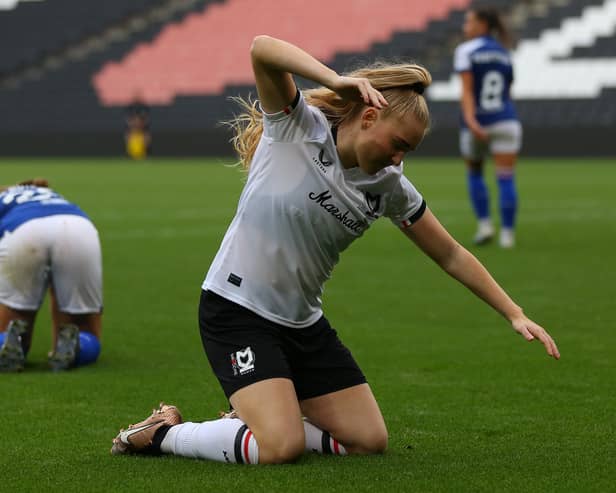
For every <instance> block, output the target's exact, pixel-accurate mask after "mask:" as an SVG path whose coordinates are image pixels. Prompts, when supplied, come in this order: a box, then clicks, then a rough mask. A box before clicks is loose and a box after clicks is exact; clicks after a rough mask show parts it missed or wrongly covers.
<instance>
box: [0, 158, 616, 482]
mask: <svg viewBox="0 0 616 493" xmlns="http://www.w3.org/2000/svg"><path fill="white" fill-rule="evenodd" d="M422 161H423V162H421V163H414V162H413V163H411V165H410V166H408V167H407V174H408V175H409V176H410V177H411V180H412V181H413V182H414V183H415V184H416V186H417V187H418V188H419V189H420V190H421V191H422V192H423V194H424V195H425V197H426V199H427V201H428V204H429V206H430V207H431V208H432V210H433V211H434V212H435V214H436V215H437V217H439V219H440V220H441V221H442V222H443V224H444V225H445V226H446V227H447V228H448V229H449V230H450V232H451V233H452V234H453V235H454V236H455V237H456V238H458V239H459V240H460V241H461V242H462V243H463V244H465V245H466V246H469V248H470V249H471V251H473V252H474V253H475V254H476V255H477V256H478V257H479V258H480V260H481V261H482V262H484V264H485V265H486V266H487V267H488V269H489V270H490V271H491V272H492V273H493V274H494V276H495V277H496V278H497V280H499V282H501V284H502V285H503V286H504V287H505V288H506V290H507V291H508V292H509V293H510V294H511V295H512V296H513V298H514V299H515V300H516V301H517V302H518V303H519V304H521V305H522V306H523V307H524V309H525V311H526V313H527V314H529V315H530V316H531V318H533V319H535V320H536V321H537V322H539V323H541V324H543V325H544V326H545V327H546V328H547V329H548V330H549V331H550V332H551V334H552V335H553V336H554V338H555V339H556V342H557V344H558V345H559V348H560V350H561V354H562V359H561V360H560V361H553V360H551V359H550V358H548V357H547V356H546V354H545V353H544V350H543V348H542V347H541V346H540V345H539V344H538V343H533V344H528V343H527V342H525V341H524V340H523V339H522V338H521V337H520V336H517V335H515V334H514V332H513V331H512V330H511V329H510V328H509V326H508V324H507V323H506V321H505V320H503V319H501V318H500V317H499V315H497V314H496V313H494V312H492V311H491V309H489V308H488V307H487V306H486V305H484V304H483V303H482V302H480V301H478V300H477V299H475V298H474V297H473V296H472V295H471V294H470V293H468V292H467V291H466V290H465V289H464V288H463V287H462V286H460V285H458V284H457V283H455V282H454V281H452V280H451V279H449V278H448V277H447V276H446V275H445V274H443V273H442V272H441V271H439V269H438V268H437V267H436V266H435V265H434V264H432V263H431V261H430V260H428V259H427V258H426V257H424V256H423V255H422V254H421V253H420V252H419V251H418V250H417V249H416V248H415V247H414V246H413V245H412V244H411V243H410V242H409V241H408V240H407V239H406V238H405V237H404V236H403V235H401V234H400V233H399V232H398V231H397V230H396V228H394V227H393V226H392V225H391V224H390V223H389V221H388V220H386V219H385V220H381V221H379V222H377V224H375V225H374V226H373V228H372V229H371V230H370V231H368V233H367V234H366V235H365V237H364V238H362V239H360V240H359V241H358V242H356V243H355V244H353V245H352V246H351V247H350V248H349V250H347V251H346V252H344V253H343V255H342V258H341V262H340V264H339V266H338V267H337V269H336V270H335V272H334V276H333V279H332V280H331V281H330V282H329V283H328V284H327V285H326V291H325V295H324V302H325V311H326V314H327V316H328V318H329V319H330V321H331V323H332V325H333V326H334V327H336V328H337V329H338V331H339V333H340V335H341V337H342V339H343V341H345V343H346V344H347V345H348V346H349V347H350V348H351V350H352V351H353V353H354V355H355V357H356V358H357V360H358V361H359V363H360V365H361V366H362V368H363V370H364V372H365V373H366V376H367V377H368V379H369V382H370V384H371V386H372V388H373V390H374V392H375V394H376V397H377V399H378V401H379V403H380V405H381V408H382V411H383V414H384V416H385V419H386V422H387V424H388V427H389V433H390V447H389V451H388V452H387V453H386V454H385V455H383V456H379V457H346V458H333V457H319V456H316V455H306V456H304V457H303V458H302V459H301V460H300V461H299V462H298V463H297V464H294V465H285V466H262V467H242V466H234V465H227V464H219V463H213V462H206V461H195V460H188V459H182V458H176V457H159V458H147V457H146V458H143V457H112V456H110V455H109V448H110V446H111V439H112V438H113V437H114V436H115V434H116V433H117V431H118V429H119V428H120V427H123V426H126V425H127V424H129V423H130V422H134V421H138V420H140V419H142V418H143V417H145V416H146V415H147V414H148V413H149V411H150V410H151V408H152V407H154V406H155V405H156V404H157V403H158V402H159V401H160V400H165V401H167V402H171V403H174V404H177V405H178V406H179V407H180V409H181V410H182V412H183V414H184V416H185V417H186V418H187V419H189V420H192V421H198V420H205V419H211V418H213V417H215V415H216V413H217V411H219V410H222V409H225V408H226V401H225V399H224V396H223V393H222V391H221V390H220V389H219V386H218V383H217V381H216V380H215V379H214V377H213V375H212V374H211V371H210V369H209V365H208V363H207V360H206V358H205V356H204V354H203V350H202V349H201V342H200V339H199V335H198V328H197V304H198V300H199V293H200V284H201V281H202V279H203V277H204V275H205V272H206V270H207V268H208V266H209V263H210V261H211V259H212V258H213V256H214V254H215V252H216V250H217V248H218V245H219V243H220V240H221V239H222V237H223V234H224V232H225V229H226V227H227V225H228V223H229V221H230V220H231V218H232V216H233V213H234V210H235V207H236V204H237V198H238V196H239V193H240V191H241V187H242V176H241V174H240V173H239V172H238V171H237V170H236V169H233V168H229V167H225V166H223V162H222V161H205V160H155V161H151V162H146V163H133V162H127V161H125V160H102V159H90V158H88V159H72V160H17V159H4V160H3V161H0V183H12V182H15V181H18V180H21V179H24V178H28V177H32V176H45V177H47V178H48V179H49V180H50V182H51V184H52V186H53V187H54V188H56V189H57V190H58V191H59V192H60V193H62V194H64V195H65V196H66V197H67V198H69V199H71V200H73V201H75V202H76V203H78V204H80V205H81V206H82V207H83V208H84V210H85V211H86V212H87V213H88V214H89V215H90V217H91V218H92V219H93V220H94V222H95V223H96V224H97V226H98V228H99V231H100V234H101V240H102V244H103V255H104V280H105V287H104V289H105V316H104V333H103V352H102V354H101V358H100V360H99V362H98V363H97V364H96V365H94V366H92V367H87V368H82V369H79V370H77V371H71V372H68V373H63V374H51V373H50V372H49V371H48V370H47V369H46V352H47V351H48V349H49V344H50V330H49V315H48V310H47V306H46V305H45V306H44V307H43V309H42V310H41V312H40V315H39V318H38V320H37V326H36V331H35V336H34V345H33V348H32V351H31V353H30V355H29V358H28V365H27V368H26V371H25V372H23V373H22V374H17V375H4V374H0V402H1V403H2V415H1V417H0V423H1V424H0V443H1V444H2V445H1V452H0V471H2V474H1V476H0V491H7V492H9V491H16V492H17V491H19V492H23V491H37V492H39V491H64V492H68V491H80V492H84V491H87V492H90V491H105V492H108V491H150V492H151V491H193V490H200V491H250V492H260V491H269V492H277V491H284V492H291V491H292V492H296V491H302V492H303V491H305V492H315V491H327V492H329V491H345V492H347V491H361V492H363V491H378V492H381V491H490V492H492V491H516V492H518V491H525V492H526V491H567V492H569V491H596V492H605V491H616V486H615V485H616V445H615V443H614V441H615V439H616V432H615V428H616V418H615V417H614V414H615V410H616V332H615V331H614V322H613V319H612V316H613V313H614V310H615V308H616V306H615V303H614V286H615V285H616V255H615V254H614V245H615V244H616V198H615V197H614V183H616V166H614V164H616V163H614V162H613V160H612V162H608V161H607V160H605V161H588V162H581V161H573V160H569V161H564V162H562V161H546V160H541V161H539V160H530V159H525V160H524V161H523V162H522V163H521V165H520V166H519V169H518V185H519V194H520V204H521V209H520V213H519V228H518V245H517V247H516V248H515V250H513V251H503V250H501V249H499V248H498V247H497V246H496V245H489V246H486V247H482V248H475V247H472V246H470V245H469V241H468V240H469V239H470V237H471V236H472V234H473V232H474V231H473V230H474V222H473V219H472V216H471V212H470V206H469V204H468V201H467V198H466V191H465V183H464V171H463V167H462V165H461V164H460V163H459V162H458V161H456V160H450V161H447V160H440V161H437V160H422ZM486 175H487V177H489V182H490V184H491V190H492V199H493V200H492V209H493V211H494V212H496V203H497V200H496V199H497V195H496V193H495V192H496V189H495V187H494V186H493V184H494V180H493V173H492V169H491V168H489V169H488V170H487V173H486Z"/></svg>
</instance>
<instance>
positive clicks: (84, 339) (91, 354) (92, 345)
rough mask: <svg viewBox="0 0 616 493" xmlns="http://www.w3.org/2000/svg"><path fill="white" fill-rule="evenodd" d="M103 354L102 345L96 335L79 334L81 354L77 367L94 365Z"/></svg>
mask: <svg viewBox="0 0 616 493" xmlns="http://www.w3.org/2000/svg"><path fill="white" fill-rule="evenodd" d="M100 352H101V343H100V342H99V341H98V339H97V338H96V336H95V335H94V334H90V333H89V332H79V354H78V355H77V361H75V366H84V365H89V364H90V363H94V362H95V361H96V359H97V358H98V355H99V354H100Z"/></svg>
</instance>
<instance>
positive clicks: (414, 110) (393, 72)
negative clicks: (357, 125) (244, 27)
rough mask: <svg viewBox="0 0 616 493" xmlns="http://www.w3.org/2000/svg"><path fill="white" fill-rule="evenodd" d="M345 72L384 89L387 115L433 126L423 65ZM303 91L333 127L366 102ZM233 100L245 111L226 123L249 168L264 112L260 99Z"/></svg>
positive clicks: (322, 89)
mask: <svg viewBox="0 0 616 493" xmlns="http://www.w3.org/2000/svg"><path fill="white" fill-rule="evenodd" d="M345 75H347V76H350V77H363V78H366V79H368V80H369V81H370V83H371V84H372V86H373V87H374V88H375V89H378V90H379V91H381V93H382V94H383V96H384V97H385V99H386V100H387V102H388V103H389V106H387V107H386V108H384V109H383V113H382V114H383V116H384V117H387V116H389V115H390V114H392V113H394V114H397V115H400V116H402V115H406V114H407V113H411V114H413V115H415V117H416V118H417V120H418V121H419V122H420V123H421V124H423V125H424V126H425V127H426V129H427V128H428V127H429V126H430V112H429V110H428V105H427V103H426V100H425V98H424V97H423V96H421V94H422V93H423V91H424V89H425V88H426V87H428V86H429V85H430V84H431V83H432V76H431V75H430V72H428V70H426V69H425V68H424V67H422V66H421V65H417V64H411V63H403V64H394V65H392V64H384V63H376V64H374V65H371V66H368V67H364V68H361V69H358V70H354V71H352V72H350V73H348V74H345ZM303 94H304V98H305V99H306V102H307V103H308V104H310V105H312V106H316V107H317V108H319V109H320V110H321V111H322V112H323V114H324V115H325V117H326V118H327V120H328V121H329V122H330V123H331V124H332V125H334V126H339V125H340V124H342V123H343V122H345V121H347V120H350V119H352V118H355V117H356V116H357V115H358V114H359V113H360V111H361V110H362V109H363V108H364V107H365V105H364V103H360V102H356V101H349V100H343V99H342V98H341V97H340V96H338V94H336V93H335V92H334V91H332V90H331V89H328V88H326V87H319V88H316V89H308V90H306V91H303ZM232 99H233V100H234V101H236V102H237V103H238V105H239V106H240V108H241V110H242V111H241V113H240V114H238V115H236V116H235V117H234V119H233V120H231V121H229V122H227V124H228V125H229V126H230V127H231V128H232V129H233V132H234V133H235V135H234V136H233V137H232V138H231V143H232V144H233V147H234V149H235V151H236V152H237V154H238V156H239V159H240V164H241V165H242V167H243V168H244V169H248V168H249V167H250V162H251V161H252V158H253V156H254V153H255V150H256V149H257V144H258V143H259V140H260V138H261V135H262V133H263V115H262V114H261V112H260V111H259V108H258V101H256V100H251V99H248V100H245V99H243V98H241V97H236V98H232Z"/></svg>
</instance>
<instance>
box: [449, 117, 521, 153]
mask: <svg viewBox="0 0 616 493" xmlns="http://www.w3.org/2000/svg"><path fill="white" fill-rule="evenodd" d="M482 128H483V129H484V130H485V131H486V132H488V135H489V136H490V138H489V139H488V140H487V141H480V140H477V139H475V137H474V135H473V133H472V132H471V131H470V130H469V129H468V128H463V129H462V130H460V154H462V157H463V158H465V159H470V160H473V161H480V160H483V159H484V158H485V157H486V154H487V153H488V152H490V153H491V154H517V153H518V152H520V149H521V148H522V125H521V124H520V122H519V121H518V120H505V121H502V122H497V123H493V124H492V125H485V126H483V127H482Z"/></svg>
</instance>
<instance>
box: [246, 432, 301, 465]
mask: <svg viewBox="0 0 616 493" xmlns="http://www.w3.org/2000/svg"><path fill="white" fill-rule="evenodd" d="M255 438H256V440H257V445H258V446H259V463H260V464H286V463H289V462H294V461H296V460H297V459H298V458H299V457H300V456H301V455H302V454H303V453H304V448H305V437H304V434H303V429H302V432H301V433H288V434H287V433H263V434H261V436H260V437H259V436H257V435H256V434H255Z"/></svg>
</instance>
